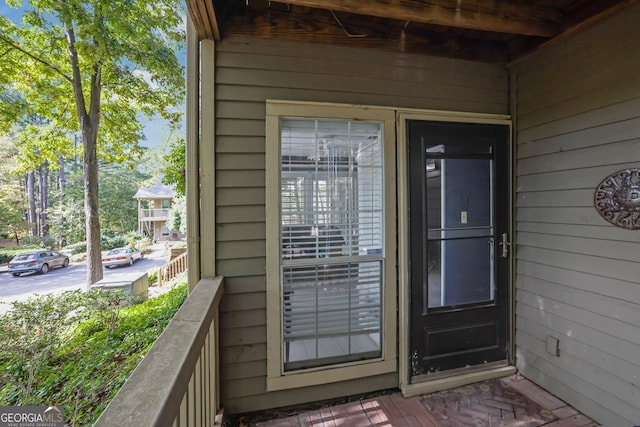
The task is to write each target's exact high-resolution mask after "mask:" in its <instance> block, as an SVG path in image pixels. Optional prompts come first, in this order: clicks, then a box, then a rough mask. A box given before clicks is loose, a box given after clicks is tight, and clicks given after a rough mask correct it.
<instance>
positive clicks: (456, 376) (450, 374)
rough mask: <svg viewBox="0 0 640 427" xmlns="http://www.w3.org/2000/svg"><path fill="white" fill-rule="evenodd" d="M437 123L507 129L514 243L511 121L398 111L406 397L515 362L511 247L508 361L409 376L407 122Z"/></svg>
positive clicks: (502, 371) (502, 370)
mask: <svg viewBox="0 0 640 427" xmlns="http://www.w3.org/2000/svg"><path fill="white" fill-rule="evenodd" d="M409 120H418V121H436V122H456V123H478V124H499V125H506V126H507V127H508V129H509V130H508V149H507V151H508V153H507V157H508V159H507V164H508V166H507V169H508V171H507V172H506V173H507V175H508V182H507V183H506V184H505V187H504V189H506V191H507V192H508V201H507V208H506V210H507V212H508V215H509V216H510V217H509V219H508V225H507V228H508V231H507V232H508V235H509V237H510V240H513V239H512V237H513V230H514V226H513V221H514V218H513V200H514V199H513V158H514V157H513V145H512V140H513V138H512V135H511V133H512V131H511V126H512V123H511V120H510V117H509V116H507V115H494V114H481V113H480V114H478V113H457V112H446V111H427V110H398V111H397V117H396V125H397V136H398V139H397V162H398V168H397V170H398V186H397V188H398V193H397V194H398V213H399V215H398V241H399V265H398V268H399V287H400V289H399V291H400V292H399V295H400V306H399V309H400V311H399V316H400V335H399V338H400V342H399V344H400V351H399V374H400V375H399V376H400V388H401V389H402V391H403V393H404V394H405V395H406V396H412V395H416V394H420V393H429V392H433V391H438V390H443V389H446V388H450V387H454V386H458V385H463V384H469V383H471V382H474V381H480V380H483V379H487V378H494V377H500V376H505V375H509V374H512V373H515V371H516V369H515V367H513V366H512V365H513V363H514V360H513V358H514V341H513V336H514V331H513V329H514V320H513V313H514V309H513V306H514V292H513V272H514V265H513V264H514V256H512V252H513V251H512V250H511V249H512V248H513V245H511V247H510V251H509V252H510V255H509V259H508V266H509V272H508V285H507V286H508V290H509V292H508V293H509V295H508V301H507V302H506V306H507V310H508V314H507V324H508V326H507V327H508V330H507V336H506V339H507V355H508V356H507V357H508V358H507V360H506V361H505V362H497V363H494V364H491V363H489V364H487V365H484V366H476V367H471V368H462V369H452V370H451V371H446V372H443V373H441V374H435V375H425V376H424V377H425V378H420V377H419V378H417V380H418V381H419V382H416V378H413V380H414V382H412V377H411V356H412V355H411V351H410V350H411V349H410V338H411V319H410V314H411V301H410V282H409V265H410V255H411V253H410V248H409V239H408V233H409V213H408V207H409V192H408V189H409V187H408V176H407V171H408V158H407V143H408V141H407V129H406V128H407V121H409Z"/></svg>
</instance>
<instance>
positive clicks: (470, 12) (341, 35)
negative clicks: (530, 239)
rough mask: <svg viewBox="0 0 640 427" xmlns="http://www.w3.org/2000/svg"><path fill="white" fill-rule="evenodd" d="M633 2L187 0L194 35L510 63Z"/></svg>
mask: <svg viewBox="0 0 640 427" xmlns="http://www.w3.org/2000/svg"><path fill="white" fill-rule="evenodd" d="M635 1H636V0H598V1H593V0H536V1H529V0H282V1H268V0H242V1H240V0H215V1H214V0H187V6H188V10H189V14H190V15H191V18H192V20H193V23H194V25H195V27H196V31H197V33H198V36H199V38H200V39H215V40H220V39H221V38H225V37H227V36H231V35H245V36H252V37H260V38H268V39H280V40H295V41H306V42H311V43H324V44H340V45H348V46H354V47H366V48H375V49H383V50H392V51H401V52H412V53H428V54H435V55H441V56H449V57H457V58H465V59H473V60H479V61H485V62H505V63H506V62H510V61H512V60H514V59H516V58H519V57H522V56H523V55H526V54H528V53H530V52H532V51H535V50H536V49H539V48H540V47H541V46H545V45H547V44H548V43H549V42H551V41H552V40H555V39H558V38H560V39H562V38H563V37H566V35H568V34H573V33H575V32H577V31H580V30H582V29H584V28H586V27H588V26H591V25H594V24H595V23H597V22H599V21H601V20H602V19H604V18H606V17H608V16H610V15H611V14H613V13H616V12H618V11H619V10H621V9H622V8H624V7H627V6H629V5H630V4H632V3H635Z"/></svg>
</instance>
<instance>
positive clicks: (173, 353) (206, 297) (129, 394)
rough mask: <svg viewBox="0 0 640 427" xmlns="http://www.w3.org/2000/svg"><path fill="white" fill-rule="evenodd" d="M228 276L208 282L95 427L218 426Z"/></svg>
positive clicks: (198, 288)
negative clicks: (223, 309) (221, 308)
mask: <svg viewBox="0 0 640 427" xmlns="http://www.w3.org/2000/svg"><path fill="white" fill-rule="evenodd" d="M223 292H224V283H223V278H222V277H216V278H214V279H202V280H201V281H200V282H199V283H198V285H197V286H196V287H195V288H194V289H193V291H192V292H191V293H190V294H189V296H188V298H187V299H186V301H185V302H184V304H183V305H182V307H180V310H178V312H177V313H176V315H175V317H174V318H173V319H172V320H171V322H170V323H169V325H167V327H166V329H165V330H164V331H163V332H162V334H161V335H160V337H159V338H158V341H156V343H155V344H154V345H153V347H151V350H149V353H148V354H147V355H146V356H145V358H144V359H142V362H140V365H138V367H137V368H136V369H135V370H134V371H133V373H132V374H131V377H129V379H128V380H127V382H126V383H125V384H124V385H123V386H122V388H121V389H120V391H119V392H118V394H117V395H116V397H115V398H114V399H113V401H112V402H111V404H109V406H108V407H107V409H106V410H105V411H104V412H103V413H102V415H101V416H100V418H99V419H98V421H97V422H96V424H95V426H97V427H110V426H140V427H147V426H158V427H160V426H180V427H184V426H205V427H206V426H213V425H214V424H215V422H216V421H215V418H216V414H217V412H218V409H219V376H218V327H219V321H218V316H219V306H220V301H221V299H222V294H223Z"/></svg>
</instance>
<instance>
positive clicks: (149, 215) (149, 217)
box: [138, 208, 169, 221]
mask: <svg viewBox="0 0 640 427" xmlns="http://www.w3.org/2000/svg"><path fill="white" fill-rule="evenodd" d="M138 218H140V221H160V220H166V219H168V218H169V209H162V208H159V209H140V215H139V216H138Z"/></svg>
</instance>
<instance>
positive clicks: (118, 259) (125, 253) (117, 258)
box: [102, 247, 144, 268]
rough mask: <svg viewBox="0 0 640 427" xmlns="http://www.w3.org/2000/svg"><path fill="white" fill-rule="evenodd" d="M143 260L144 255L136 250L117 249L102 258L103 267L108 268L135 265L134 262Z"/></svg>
mask: <svg viewBox="0 0 640 427" xmlns="http://www.w3.org/2000/svg"><path fill="white" fill-rule="evenodd" d="M142 258H144V254H143V253H142V252H140V251H139V250H138V249H136V248H132V247H124V248H115V249H111V250H110V251H109V252H107V254H106V255H104V256H103V257H102V265H104V266H105V267H106V268H111V267H116V266H118V265H133V263H134V262H136V261H137V260H139V259H142Z"/></svg>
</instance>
